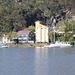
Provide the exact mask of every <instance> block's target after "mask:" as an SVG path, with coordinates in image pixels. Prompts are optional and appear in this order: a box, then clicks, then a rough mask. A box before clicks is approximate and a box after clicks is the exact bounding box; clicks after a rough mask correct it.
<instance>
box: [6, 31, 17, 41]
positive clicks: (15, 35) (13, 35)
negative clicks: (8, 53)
mask: <svg viewBox="0 0 75 75" xmlns="http://www.w3.org/2000/svg"><path fill="white" fill-rule="evenodd" d="M16 37H17V33H16V32H9V33H8V37H7V38H8V39H10V40H13V39H14V38H16Z"/></svg>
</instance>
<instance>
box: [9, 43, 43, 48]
mask: <svg viewBox="0 0 75 75" xmlns="http://www.w3.org/2000/svg"><path fill="white" fill-rule="evenodd" d="M43 46H44V44H41V43H40V44H38V43H36V44H9V47H43Z"/></svg>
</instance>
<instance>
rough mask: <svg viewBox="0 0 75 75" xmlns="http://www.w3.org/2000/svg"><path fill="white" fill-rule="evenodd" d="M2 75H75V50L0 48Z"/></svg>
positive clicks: (0, 72) (0, 69) (0, 70)
mask: <svg viewBox="0 0 75 75" xmlns="http://www.w3.org/2000/svg"><path fill="white" fill-rule="evenodd" d="M0 75H75V48H33V47H30V48H25V47H15V48H3V49H1V48H0Z"/></svg>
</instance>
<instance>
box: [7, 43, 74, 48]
mask: <svg viewBox="0 0 75 75" xmlns="http://www.w3.org/2000/svg"><path fill="white" fill-rule="evenodd" d="M6 46H9V47H43V46H44V43H36V44H8V45H6ZM73 48H75V44H74V47H73Z"/></svg>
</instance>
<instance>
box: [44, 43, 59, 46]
mask: <svg viewBox="0 0 75 75" xmlns="http://www.w3.org/2000/svg"><path fill="white" fill-rule="evenodd" d="M44 47H60V45H59V44H56V43H50V44H45V45H44Z"/></svg>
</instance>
